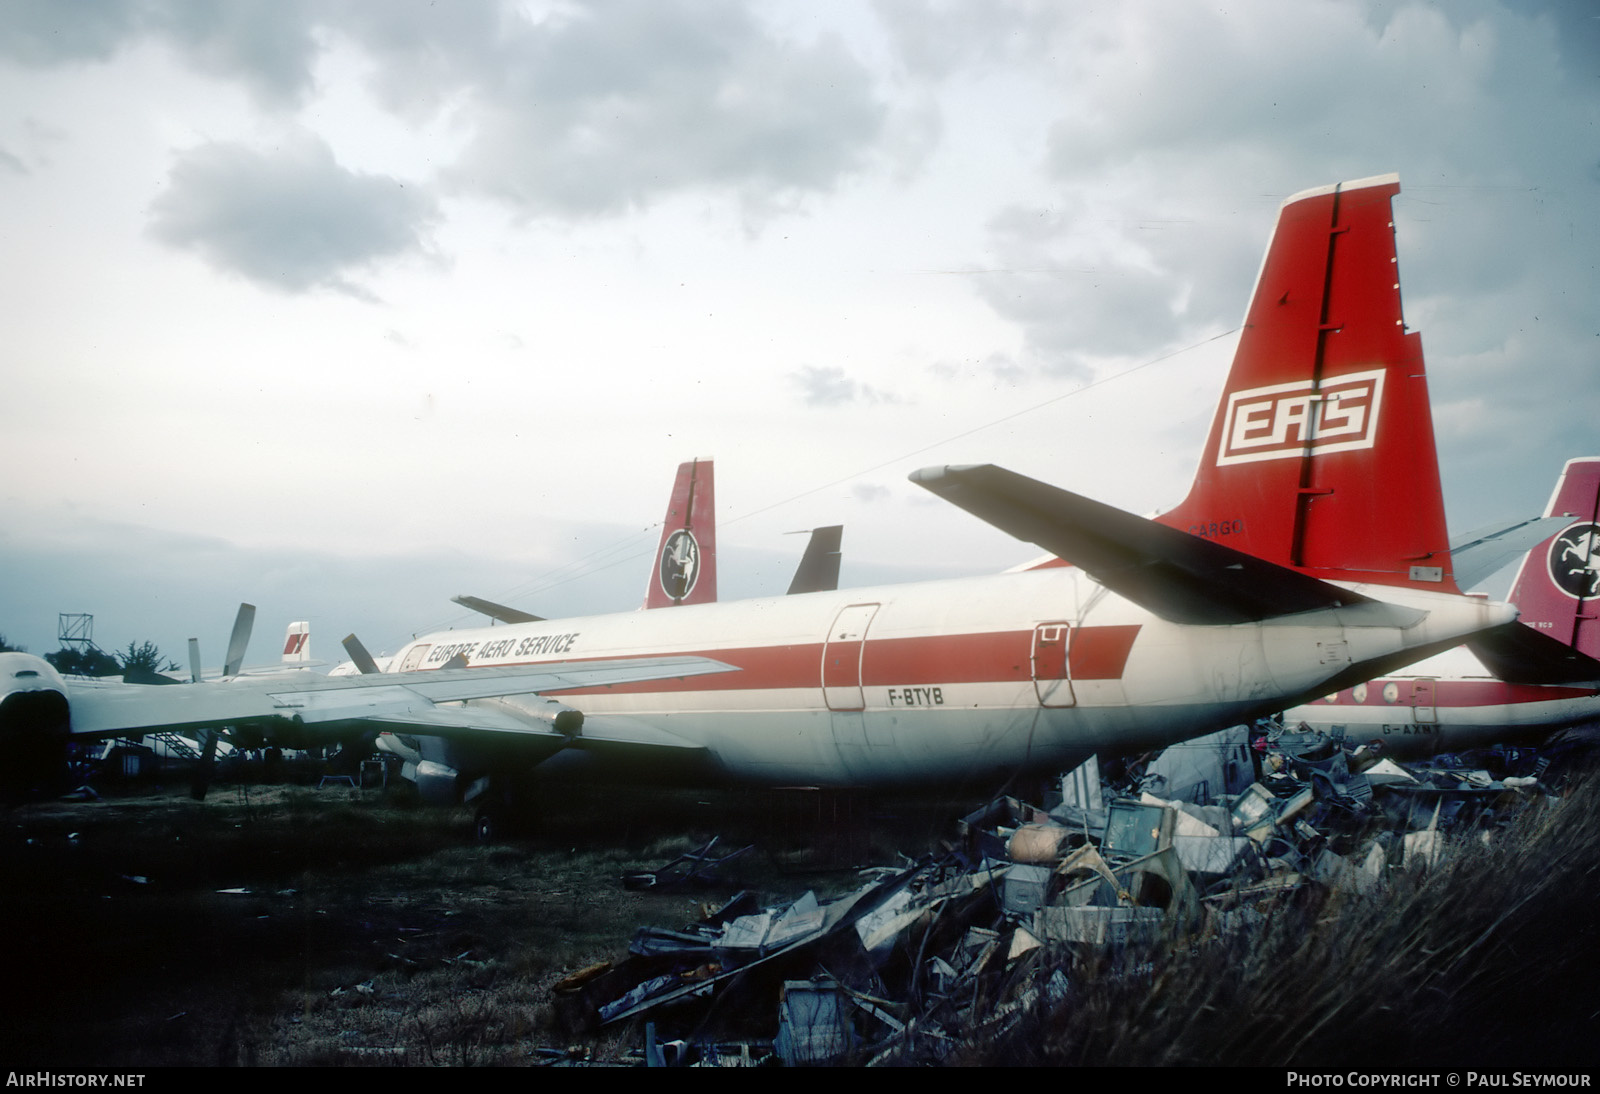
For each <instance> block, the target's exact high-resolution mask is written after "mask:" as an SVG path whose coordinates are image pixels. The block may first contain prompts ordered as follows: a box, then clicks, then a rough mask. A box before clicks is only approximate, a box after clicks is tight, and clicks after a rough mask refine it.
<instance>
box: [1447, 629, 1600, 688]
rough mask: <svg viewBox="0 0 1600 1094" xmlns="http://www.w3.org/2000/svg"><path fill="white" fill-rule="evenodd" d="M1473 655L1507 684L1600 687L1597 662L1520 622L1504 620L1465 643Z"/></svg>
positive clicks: (1599, 664)
mask: <svg viewBox="0 0 1600 1094" xmlns="http://www.w3.org/2000/svg"><path fill="white" fill-rule="evenodd" d="M1467 647H1468V648H1469V649H1471V650H1472V653H1473V656H1475V657H1477V659H1478V660H1479V661H1482V662H1483V667H1484V668H1486V669H1488V670H1489V671H1490V672H1491V673H1493V674H1494V675H1495V677H1496V678H1498V679H1500V680H1504V681H1506V682H1507V683H1509V684H1570V685H1576V686H1581V687H1600V661H1597V660H1595V659H1594V658H1593V657H1590V656H1589V655H1588V654H1586V653H1580V652H1579V651H1577V650H1575V649H1573V648H1572V647H1571V646H1569V645H1567V644H1566V643H1565V642H1561V641H1559V640H1557V639H1554V638H1551V637H1550V636H1549V635H1547V634H1544V633H1542V632H1540V631H1536V630H1534V629H1533V628H1532V627H1529V626H1526V625H1524V624H1522V623H1507V624H1505V625H1503V626H1500V627H1496V628H1495V629H1494V630H1492V631H1486V632H1484V633H1483V634H1481V635H1479V636H1478V637H1477V638H1475V639H1473V640H1472V641H1471V642H1468V643H1467Z"/></svg>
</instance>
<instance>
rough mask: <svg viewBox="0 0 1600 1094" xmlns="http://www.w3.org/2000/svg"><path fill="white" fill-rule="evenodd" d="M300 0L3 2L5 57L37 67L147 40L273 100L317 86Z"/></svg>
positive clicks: (0, 24)
mask: <svg viewBox="0 0 1600 1094" xmlns="http://www.w3.org/2000/svg"><path fill="white" fill-rule="evenodd" d="M312 27H313V20H312V16H311V9H310V8H309V7H308V6H307V5H306V4H305V3H303V2H301V0H75V2H73V3H65V4H64V3H57V2H54V0H12V2H8V3H5V4H0V56H3V57H8V58H10V59H11V60H13V61H18V62H21V63H23V64H31V65H41V66H45V65H55V64H69V63H75V62H84V61H105V60H109V59H110V58H111V57H113V56H114V55H115V54H116V53H117V52H118V51H119V50H120V49H122V48H124V47H126V46H128V45H131V44H132V43H134V42H136V41H139V40H141V39H144V38H156V39H158V40H161V41H165V42H167V43H168V44H170V45H171V46H173V47H174V48H175V49H176V50H177V51H178V53H179V55H180V56H182V57H183V58H185V59H186V60H188V61H189V63H190V64H192V65H193V66H194V67H195V68H196V69H198V70H199V71H201V72H204V73H206V74H208V75H211V76H219V77H224V78H231V77H237V78H238V79H240V80H242V81H243V82H244V83H245V85H246V86H247V87H249V88H250V90H251V92H252V93H253V94H254V95H256V97H257V98H258V99H260V100H262V101H263V102H266V103H268V104H270V105H286V104H291V103H294V102H297V101H298V100H299V99H300V97H301V96H302V95H304V94H305V92H306V91H308V90H309V89H310V87H311V72H312V66H313V63H314V62H315V59H316V55H317V53H318V46H317V43H316V41H315V39H314V37H313V35H312Z"/></svg>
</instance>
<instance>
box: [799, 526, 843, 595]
mask: <svg viewBox="0 0 1600 1094" xmlns="http://www.w3.org/2000/svg"><path fill="white" fill-rule="evenodd" d="M843 536H844V525H842V524H830V525H828V526H827V527H825V528H813V529H811V538H810V539H808V540H806V551H805V554H803V555H801V556H800V565H799V566H798V567H796V569H795V571H794V580H792V581H790V582H789V595H790V596H795V595H797V594H799V593H831V592H833V591H834V590H835V589H837V588H838V587H839V542H840V540H841V539H842V538H843Z"/></svg>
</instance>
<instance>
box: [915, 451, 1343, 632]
mask: <svg viewBox="0 0 1600 1094" xmlns="http://www.w3.org/2000/svg"><path fill="white" fill-rule="evenodd" d="M911 481H912V482H914V483H916V484H917V485H919V486H922V487H924V488H926V489H928V490H931V491H932V492H933V493H935V494H938V495H939V496H940V497H941V498H944V499H945V500H946V501H949V502H952V503H954V504H956V505H959V506H960V507H961V508H963V509H965V510H967V512H969V513H972V514H973V515H974V516H977V517H979V518H981V519H983V520H985V521H987V522H989V523H990V524H992V525H994V526H995V527H996V528H999V529H1000V530H1001V531H1004V532H1009V533H1010V534H1011V535H1013V536H1016V537H1017V538H1018V539H1022V540H1026V541H1027V542H1029V543H1035V544H1038V545H1039V546H1040V547H1043V548H1044V549H1045V550H1047V551H1049V552H1051V553H1052V554H1055V555H1057V556H1059V557H1061V558H1063V559H1065V560H1066V561H1068V562H1071V563H1073V564H1074V565H1076V566H1080V567H1082V568H1083V570H1084V571H1085V572H1086V573H1088V574H1089V576H1091V577H1093V578H1094V579H1095V580H1096V581H1098V582H1100V584H1102V585H1104V586H1105V587H1106V588H1108V589H1110V590H1111V591H1112V592H1114V593H1116V594H1118V595H1119V596H1122V597H1124V598H1126V599H1127V600H1131V601H1132V602H1133V603H1135V604H1138V605H1139V606H1140V607H1143V608H1145V609H1146V610H1148V611H1151V612H1154V613H1155V614H1156V615H1159V616H1161V617H1162V618H1163V619H1169V620H1172V621H1173V622H1175V623H1188V624H1198V625H1226V624H1230V623H1253V622H1259V621H1261V620H1264V619H1271V618H1274V617H1277V616H1282V615H1291V614H1294V613H1297V612H1309V611H1317V610H1320V609H1327V608H1347V607H1352V606H1355V605H1358V604H1371V603H1374V602H1373V601H1371V600H1370V599H1369V598H1367V597H1364V596H1362V595H1361V594H1359V593H1354V592H1350V591H1348V590H1346V589H1341V588H1339V587H1338V586H1336V585H1330V584H1328V583H1327V582H1325V581H1319V580H1318V579H1316V578H1314V577H1308V576H1307V575H1305V574H1301V573H1297V572H1296V571H1294V570H1290V569H1287V568H1286V567H1283V566H1278V565H1276V564H1274V563H1271V562H1265V561H1263V560H1261V559H1259V558H1255V557H1253V556H1251V555H1247V554H1244V553H1243V552H1241V551H1235V550H1234V549H1232V548H1231V547H1224V546H1223V545H1222V544H1220V543H1216V542H1214V541H1212V540H1206V539H1201V538H1199V537H1198V536H1192V535H1190V534H1188V533H1187V532H1180V531H1178V530H1177V529H1175V528H1168V527H1166V526H1164V525H1160V524H1157V523H1155V522H1154V521H1149V520H1145V519H1143V518H1142V517H1136V516H1134V515H1133V514H1131V513H1125V512H1123V511H1122V510H1120V509H1114V508H1112V507H1111V506H1109V505H1103V504H1101V503H1100V502H1097V501H1091V500H1090V499H1088V498H1085V497H1083V496H1081V495H1079V494H1073V493H1069V492H1067V491H1065V490H1061V489H1058V488H1057V487H1054V486H1050V485H1048V484H1046V483H1042V482H1039V481H1037V480H1035V479H1030V478H1027V477H1026V476H1023V475H1018V474H1017V473H1015V472H1013V471H1007V470H1005V469H1004V468H1001V467H995V466H994V465H992V464H984V465H981V466H970V467H928V468H923V469H922V470H921V471H915V472H913V473H912V475H911Z"/></svg>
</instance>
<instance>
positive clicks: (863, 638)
mask: <svg viewBox="0 0 1600 1094" xmlns="http://www.w3.org/2000/svg"><path fill="white" fill-rule="evenodd" d="M878 608H879V605H877V604H851V605H849V606H847V607H844V608H841V609H839V614H838V615H836V616H834V619H833V625H832V626H831V627H829V628H828V634H827V637H826V638H824V639H823V641H822V698H823V701H824V702H825V703H826V704H827V707H828V709H829V710H834V711H847V712H848V711H860V710H865V709H866V705H867V703H866V697H865V696H864V695H863V694H862V691H861V660H862V657H863V655H864V654H865V652H866V646H867V628H868V627H870V626H871V625H872V617H873V616H875V615H877V614H878Z"/></svg>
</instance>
